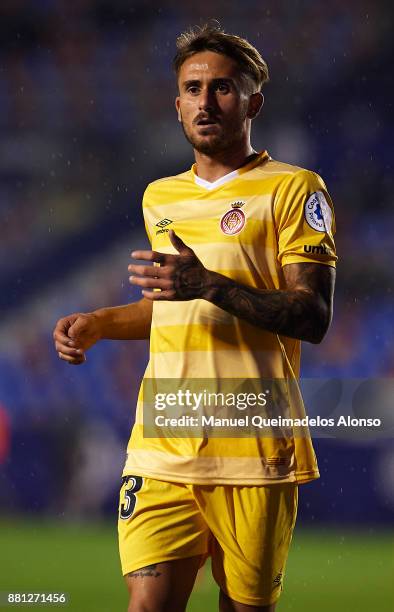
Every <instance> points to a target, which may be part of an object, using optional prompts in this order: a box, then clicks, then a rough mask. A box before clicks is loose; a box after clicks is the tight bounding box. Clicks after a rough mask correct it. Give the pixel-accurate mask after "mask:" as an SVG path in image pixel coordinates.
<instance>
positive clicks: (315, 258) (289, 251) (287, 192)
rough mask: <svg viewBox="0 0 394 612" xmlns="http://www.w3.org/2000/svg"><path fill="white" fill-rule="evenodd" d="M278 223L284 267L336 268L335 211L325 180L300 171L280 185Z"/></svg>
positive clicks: (280, 254) (277, 204)
mask: <svg viewBox="0 0 394 612" xmlns="http://www.w3.org/2000/svg"><path fill="white" fill-rule="evenodd" d="M274 221H275V226H276V231H277V235H278V256H277V257H278V261H279V264H280V265H281V266H285V265H286V264H292V263H302V262H312V263H313V262H314V263H321V264H325V265H328V266H334V267H335V263H336V261H337V259H338V257H337V255H336V251H335V243H334V234H335V217H334V208H333V204H332V201H331V198H330V196H329V194H328V191H327V188H326V186H325V184H324V181H323V180H322V178H321V177H320V176H319V175H318V174H315V173H314V172H311V171H309V170H299V171H298V172H296V173H294V174H291V175H289V176H287V177H286V178H285V179H284V180H283V181H282V183H281V184H280V186H279V188H278V190H277V193H276V197H275V200H274Z"/></svg>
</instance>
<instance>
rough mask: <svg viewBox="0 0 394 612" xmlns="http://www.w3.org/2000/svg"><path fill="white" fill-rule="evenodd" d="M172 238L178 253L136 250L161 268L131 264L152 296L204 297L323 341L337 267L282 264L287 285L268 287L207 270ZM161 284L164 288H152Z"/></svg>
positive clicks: (282, 330)
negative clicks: (257, 287) (168, 253)
mask: <svg viewBox="0 0 394 612" xmlns="http://www.w3.org/2000/svg"><path fill="white" fill-rule="evenodd" d="M170 239H171V242H172V244H173V245H174V247H175V248H176V249H177V250H178V252H179V255H165V254H163V253H157V252H155V251H137V252H135V253H134V254H133V255H134V257H135V258H136V259H145V260H146V261H150V262H157V263H160V267H151V266H146V265H135V264H133V265H130V266H129V271H130V272H132V273H133V274H138V276H131V277H130V281H131V282H132V283H134V284H136V285H139V286H140V287H143V288H144V291H143V295H144V296H145V297H146V298H148V299H150V300H152V301H155V300H191V299H196V298H200V299H205V300H208V301H210V302H212V303H213V304H215V305H216V306H219V307H220V308H223V310H226V311H227V312H229V313H230V314H233V315H234V316H236V317H239V318H240V319H244V320H246V321H248V322H249V323H251V324H252V325H256V326H258V327H261V328H263V329H266V330H268V331H270V332H273V333H275V334H281V335H284V336H289V337H291V338H298V339H300V340H306V341H308V342H313V343H318V342H321V340H322V339H323V337H324V335H325V333H326V331H327V329H328V327H329V325H330V322H331V318H332V305H333V293H334V284H335V269H334V268H333V267H331V266H327V265H324V264H318V263H297V264H288V265H286V266H284V267H283V273H284V277H285V281H286V288H285V289H283V290H275V291H268V290H262V289H255V288H253V287H249V286H247V285H242V284H240V283H237V282H235V281H234V280H232V279H230V278H228V277H226V276H223V275H222V274H218V273H217V272H212V271H211V270H207V269H206V268H205V267H204V266H203V264H202V263H201V261H200V260H199V259H198V257H197V256H196V255H195V253H194V252H193V250H192V249H190V248H189V247H188V246H186V245H185V244H184V243H183V242H182V240H181V239H180V238H179V237H178V236H177V235H176V234H175V233H174V232H172V231H171V232H170ZM154 288H159V289H160V290H161V291H159V292H157V291H153V289H154Z"/></svg>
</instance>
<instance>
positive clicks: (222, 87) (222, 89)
mask: <svg viewBox="0 0 394 612" xmlns="http://www.w3.org/2000/svg"><path fill="white" fill-rule="evenodd" d="M216 91H218V92H219V93H228V92H229V91H230V87H229V85H228V83H218V84H217V85H216Z"/></svg>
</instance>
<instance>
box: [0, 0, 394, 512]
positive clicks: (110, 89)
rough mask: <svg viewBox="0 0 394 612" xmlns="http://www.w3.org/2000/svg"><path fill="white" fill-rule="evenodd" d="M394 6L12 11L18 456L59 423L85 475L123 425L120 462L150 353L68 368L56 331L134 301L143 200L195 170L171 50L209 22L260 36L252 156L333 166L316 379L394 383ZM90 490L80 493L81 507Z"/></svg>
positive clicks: (3, 54) (6, 269) (7, 51)
mask: <svg viewBox="0 0 394 612" xmlns="http://www.w3.org/2000/svg"><path fill="white" fill-rule="evenodd" d="M389 6H390V5H389V3H388V2H380V3H375V2H372V0H360V1H358V2H355V1H351V2H348V3H346V6H344V5H343V3H341V2H339V0H332V1H331V2H313V1H312V0H296V1H295V2H291V3H288V2H284V1H281V2H273V1H269V2H261V1H257V0H250V1H249V2H248V3H246V4H245V3H239V2H235V1H234V2H228V1H225V0H214V1H213V2H212V0H210V1H209V2H208V1H206V0H202V1H201V2H199V3H198V4H193V3H183V4H181V3H179V1H175V0H164V2H163V3H161V4H160V5H157V4H156V3H153V2H148V1H145V0H111V1H109V0H75V1H73V2H69V1H68V0H4V1H3V2H2V3H1V6H0V32H1V39H2V45H1V48H0V134H1V139H0V176H1V180H0V196H1V197H0V220H1V226H2V230H3V231H2V239H1V241H0V285H1V291H0V307H1V309H2V319H1V322H0V338H1V346H0V403H1V404H2V405H3V409H4V411H5V412H6V413H7V414H8V415H9V419H10V423H11V431H12V432H14V433H15V440H16V442H15V444H18V443H19V442H20V444H27V442H26V440H27V439H29V440H30V441H31V443H32V444H33V448H35V447H36V446H37V445H38V446H40V445H41V446H42V443H41V442H37V440H40V438H39V436H38V433H37V432H41V434H42V432H43V431H44V432H45V431H46V430H45V428H48V431H50V432H52V433H53V432H55V433H53V435H54V436H55V438H53V437H52V438H51V439H52V440H55V441H56V444H55V447H57V448H58V449H68V451H67V452H66V450H64V453H65V454H66V455H67V453H68V455H67V456H68V465H69V468H68V469H69V470H71V472H73V470H72V467H71V466H72V465H74V463H73V462H74V461H75V457H76V456H78V457H80V452H81V451H80V448H81V445H80V442H78V440H79V441H80V440H81V439H91V437H92V436H93V438H94V432H96V433H97V432H99V434H100V435H102V432H103V428H104V429H105V428H110V431H111V432H112V434H113V436H114V438H113V445H112V446H111V449H112V450H111V452H109V453H108V457H110V456H113V457H114V465H118V464H120V463H121V457H122V449H123V446H124V443H125V441H126V439H127V436H128V433H129V427H130V423H131V420H132V412H133V409H134V400H135V394H136V391H137V388H138V383H139V379H140V377H141V374H142V372H143V369H144V364H145V362H146V358H147V347H146V345H145V343H143V342H140V343H137V345H135V346H134V345H132V344H128V343H110V342H106V343H103V345H102V346H98V347H95V348H94V349H93V350H92V351H91V353H90V354H89V359H88V362H87V363H86V364H85V365H84V366H82V367H81V368H74V369H73V368H69V367H68V366H66V364H64V363H62V362H60V361H59V360H58V358H57V356H56V354H55V352H54V350H53V346H52V339H51V332H52V329H53V326H54V324H55V322H56V319H57V318H58V317H60V316H63V315H65V314H68V313H70V312H72V311H78V310H79V311H84V310H92V309H94V308H97V307H99V306H104V305H110V304H112V305H115V304H119V303H124V302H127V301H130V300H132V299H136V298H137V295H136V294H135V293H133V292H132V291H131V289H130V288H129V287H128V286H127V270H126V268H127V264H128V257H129V252H130V250H131V249H132V248H135V246H136V244H140V243H141V244H143V241H144V237H143V226H142V216H141V210H140V202H141V196H142V193H143V190H144V188H145V186H146V184H147V182H148V181H150V180H153V179H155V178H159V177H161V176H163V175H168V174H174V173H177V172H180V171H182V170H184V169H186V168H187V167H189V166H190V164H191V163H192V157H191V151H190V148H189V145H188V144H187V143H186V142H185V140H184V136H183V134H182V131H181V129H180V127H179V125H178V122H177V121H176V118H175V113H174V108H173V98H174V95H175V93H176V87H175V81H174V75H173V72H172V68H171V60H172V57H173V55H174V53H175V39H176V37H177V35H179V33H180V32H181V31H183V30H184V29H186V28H188V27H189V26H190V25H194V24H203V23H205V22H206V21H208V20H209V19H212V18H216V19H218V20H219V21H220V22H221V24H222V26H223V27H224V28H225V29H226V30H227V31H230V32H234V33H238V34H240V35H242V36H246V37H247V38H248V39H249V40H250V41H251V42H252V43H253V44H255V45H256V46H257V47H258V48H259V50H260V51H261V53H262V55H263V57H264V58H265V59H266V61H267V63H268V66H269V69H270V76H271V81H270V83H269V84H268V85H267V87H266V89H265V96H266V103H265V107H264V111H263V113H262V115H261V116H260V117H259V118H258V120H256V122H255V126H254V138H253V144H254V146H255V148H257V149H265V148H266V149H268V151H269V152H270V154H271V156H272V157H274V158H277V159H280V160H282V161H287V162H289V163H295V164H297V165H300V166H305V167H308V168H310V169H313V170H315V171H316V172H318V173H320V174H321V175H322V176H323V178H324V179H325V181H326V183H327V185H328V188H329V191H330V193H331V195H332V198H333V200H334V204H335V207H336V217H337V228H338V232H337V237H336V242H337V247H338V254H339V262H338V284H337V295H336V306H335V315H334V320H333V325H332V328H331V331H330V333H329V335H328V336H327V338H326V339H325V341H324V342H323V344H322V345H321V346H318V347H316V346H313V347H309V346H307V345H306V346H305V347H304V362H303V370H302V372H303V375H304V376H313V377H320V376H321V377H330V376H338V377H341V376H342V377H354V378H363V377H368V376H375V377H379V376H381V377H383V376H392V375H393V374H394V351H393V348H392V347H393V340H394V338H393V325H392V321H393V307H392V301H393V300H392V293H393V281H392V260H393V255H394V243H393V241H392V239H391V234H390V231H389V227H390V225H391V224H392V220H393V211H392V206H391V199H392V196H391V194H392V192H393V178H392V160H391V156H390V153H391V149H392V108H391V104H390V101H389V98H390V97H389V95H388V94H389V90H390V86H391V81H392V69H391V53H392V46H393V43H392V34H391V30H390V20H389V19H387V10H388V9H389ZM391 226H392V225H391ZM0 423H1V420H0ZM86 428H88V431H89V432H90V433H89V435H90V436H91V437H90V438H89V435H87V434H86ZM89 428H90V429H89ZM92 431H93V434H92V433H91V432H92ZM31 432H33V433H31ZM75 432H79V434H78V435H77V433H75ZM97 435H98V434H97ZM26 436H27V437H26ZM34 436H35V438H34ZM84 436H85V437H84ZM86 436H87V437H86ZM104 437H105V436H104ZM44 438H45V436H44ZM34 439H35V440H36V444H35V445H34ZM115 440H118V451H117V452H115V450H113V449H115V448H117V447H116V444H115ZM18 441H19V442H18ZM15 444H14V447H13V448H14V453H15V454H16V455H18V456H20V453H19V452H18V451H20V448H19V449H18V448H16V447H15ZM41 446H40V448H41ZM82 446H83V445H82ZM93 447H94V445H93ZM11 448H12V445H11ZM37 448H38V447H37ZM84 448H87V446H86V445H85V447H84ZM15 449H16V450H15ZM36 450H37V449H36ZM87 456H90V455H89V453H87ZM45 461H46V460H45ZM45 461H44V459H42V461H41V464H44V463H45ZM86 461H88V460H86ZM108 461H109V459H108ZM41 464H40V465H41ZM14 465H15V463H14ZM84 465H85V468H86V464H84ZM63 468H64V469H63V474H64V475H66V474H67V473H68V472H67V470H66V468H65V467H64V465H63ZM13 469H16V470H17V469H20V470H22V466H19V467H18V466H17V467H15V468H13ZM71 472H70V473H71ZM90 473H91V472H90V471H89V469H87V468H86V469H85V472H84V474H88V475H89V474H90ZM5 477H7V478H8V479H9V478H10V474H9V473H8V476H7V475H6V476H4V478H5ZM48 477H49V476H48ZM65 478H66V476H65ZM78 478H80V479H81V478H82V476H79V477H78ZM86 479H87V481H89V477H88V476H86ZM33 480H34V479H33ZM7 482H9V480H7ZM81 482H82V483H83V482H85V481H84V480H83V478H82V480H78V482H76V483H75V482H74V483H73V484H72V485H70V491H69V499H70V500H73V499H76V498H77V499H79V500H80V496H79V497H78V495H77V494H76V493H75V491H79V490H80V489H84V486H85V485H83V484H82V485H81ZM42 488H43V490H44V489H45V487H44V485H43V487H42ZM7 490H8V489H7ZM85 490H87V489H86V487H85ZM0 502H1V497H0ZM15 503H16V504H17V502H15ZM78 503H80V502H75V504H76V506H77V507H79V506H78ZM70 504H71V506H70V507H71V512H72V508H73V507H74V509H75V507H76V506H75V504H74V506H73V503H72V502H70ZM82 506H83V504H82ZM82 506H81V507H82Z"/></svg>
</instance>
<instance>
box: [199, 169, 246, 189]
mask: <svg viewBox="0 0 394 612" xmlns="http://www.w3.org/2000/svg"><path fill="white" fill-rule="evenodd" d="M238 174H239V170H232V171H231V172H229V173H228V174H225V175H224V176H221V177H220V178H218V179H217V180H216V181H213V183H210V182H209V181H206V180H205V179H203V178H201V177H200V176H197V174H194V181H195V182H196V183H197V185H200V187H204V188H205V189H208V191H210V190H211V189H215V188H216V187H220V185H224V184H225V183H228V181H231V179H233V178H235V177H236V176H238Z"/></svg>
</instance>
